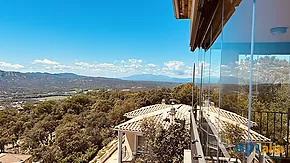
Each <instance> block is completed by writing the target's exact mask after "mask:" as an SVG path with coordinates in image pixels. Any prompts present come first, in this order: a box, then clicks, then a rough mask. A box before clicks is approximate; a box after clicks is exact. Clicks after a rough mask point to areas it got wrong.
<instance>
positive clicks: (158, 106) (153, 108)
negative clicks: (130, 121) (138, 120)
mask: <svg viewBox="0 0 290 163" xmlns="http://www.w3.org/2000/svg"><path fill="white" fill-rule="evenodd" d="M170 106H171V105H167V104H156V105H150V106H145V107H142V108H140V109H137V110H133V111H131V112H128V113H125V114H124V116H125V117H127V118H134V117H137V116H139V115H144V114H147V113H151V112H154V111H157V110H161V109H165V108H168V107H170Z"/></svg>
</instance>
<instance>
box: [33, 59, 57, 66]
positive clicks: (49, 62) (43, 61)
mask: <svg viewBox="0 0 290 163" xmlns="http://www.w3.org/2000/svg"><path fill="white" fill-rule="evenodd" d="M37 63H39V64H46V65H58V64H59V63H58V62H55V61H51V60H48V59H43V60H39V59H36V60H34V61H33V62H32V64H37Z"/></svg>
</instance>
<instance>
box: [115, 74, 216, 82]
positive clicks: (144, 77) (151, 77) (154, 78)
mask: <svg viewBox="0 0 290 163" xmlns="http://www.w3.org/2000/svg"><path fill="white" fill-rule="evenodd" d="M121 79H124V80H133V81H158V82H173V83H188V82H192V78H175V77H169V76H166V75H153V74H140V75H132V76H128V77H123V78H121ZM203 80H204V81H203V82H204V83H208V81H209V78H208V77H204V79H203ZM200 81H201V80H200V78H195V81H194V82H195V83H200ZM210 81H211V83H218V82H219V77H211V78H210Z"/></svg>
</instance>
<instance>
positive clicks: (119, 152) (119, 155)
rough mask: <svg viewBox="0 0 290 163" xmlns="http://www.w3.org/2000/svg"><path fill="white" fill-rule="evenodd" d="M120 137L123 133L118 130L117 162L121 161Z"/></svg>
mask: <svg viewBox="0 0 290 163" xmlns="http://www.w3.org/2000/svg"><path fill="white" fill-rule="evenodd" d="M122 138H123V133H122V132H121V131H118V163H122Z"/></svg>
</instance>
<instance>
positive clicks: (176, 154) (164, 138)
mask: <svg viewBox="0 0 290 163" xmlns="http://www.w3.org/2000/svg"><path fill="white" fill-rule="evenodd" d="M141 126H142V127H141V128H142V132H143V133H144V134H143V136H144V144H143V145H141V147H140V151H141V153H140V156H139V158H138V159H137V160H138V161H137V162H152V163H153V162H154V163H156V162H157V163H168V162H169V163H170V162H176V163H177V162H182V161H183V157H184V149H189V148H190V135H189V130H188V129H186V128H185V126H184V123H180V124H179V123H175V124H173V125H170V126H169V128H168V129H165V128H163V127H161V126H159V127H156V124H155V123H154V121H153V120H152V119H145V120H144V121H143V123H142V124H141Z"/></svg>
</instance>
